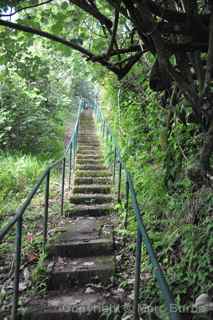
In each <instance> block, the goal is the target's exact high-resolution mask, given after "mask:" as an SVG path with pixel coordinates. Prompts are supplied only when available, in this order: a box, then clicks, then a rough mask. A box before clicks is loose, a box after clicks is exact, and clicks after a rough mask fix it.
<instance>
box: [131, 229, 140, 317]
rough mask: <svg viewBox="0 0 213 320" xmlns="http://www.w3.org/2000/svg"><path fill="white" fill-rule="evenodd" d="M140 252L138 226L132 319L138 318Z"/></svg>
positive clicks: (138, 231)
mask: <svg viewBox="0 0 213 320" xmlns="http://www.w3.org/2000/svg"><path fill="white" fill-rule="evenodd" d="M141 252H142V236H141V232H140V230H139V228H138V230H137V240H136V266H135V287H134V304H133V314H134V320H138V319H139V312H138V304H139V294H140V274H141Z"/></svg>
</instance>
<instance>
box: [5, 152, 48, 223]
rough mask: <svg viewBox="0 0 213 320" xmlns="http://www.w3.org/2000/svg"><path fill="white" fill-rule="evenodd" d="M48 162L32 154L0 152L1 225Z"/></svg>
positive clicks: (12, 212) (11, 213)
mask: <svg viewBox="0 0 213 320" xmlns="http://www.w3.org/2000/svg"><path fill="white" fill-rule="evenodd" d="M46 166H47V162H46V161H41V160H38V158H36V157H34V156H31V155H22V154H15V155H11V154H0V227H1V225H2V223H4V222H5V219H7V218H8V217H9V216H10V215H13V214H14V211H15V210H16V208H17V207H18V206H20V204H21V202H22V200H23V199H24V198H25V197H26V195H27V193H28V192H29V190H30V188H32V186H33V184H34V183H35V181H36V179H37V177H38V176H39V175H40V174H41V172H42V171H43V170H44V169H45V168H46Z"/></svg>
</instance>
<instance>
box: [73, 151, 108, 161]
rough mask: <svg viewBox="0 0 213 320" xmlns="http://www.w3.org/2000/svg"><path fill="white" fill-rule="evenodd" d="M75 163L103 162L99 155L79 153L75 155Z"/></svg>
mask: <svg viewBox="0 0 213 320" xmlns="http://www.w3.org/2000/svg"><path fill="white" fill-rule="evenodd" d="M76 159H77V161H78V160H84V161H87V160H89V161H90V160H94V161H103V157H102V156H100V155H95V154H86V155H85V154H81V153H78V154H77V158H76Z"/></svg>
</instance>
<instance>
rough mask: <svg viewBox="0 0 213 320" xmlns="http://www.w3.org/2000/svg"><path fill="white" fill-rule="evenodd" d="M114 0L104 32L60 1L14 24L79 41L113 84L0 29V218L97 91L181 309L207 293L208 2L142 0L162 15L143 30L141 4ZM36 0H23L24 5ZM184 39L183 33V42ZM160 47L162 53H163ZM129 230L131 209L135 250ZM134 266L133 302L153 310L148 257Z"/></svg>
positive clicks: (75, 60) (69, 55) (62, 50)
mask: <svg viewBox="0 0 213 320" xmlns="http://www.w3.org/2000/svg"><path fill="white" fill-rule="evenodd" d="M75 2H76V1H75ZM77 2H78V3H80V2H81V3H85V1H77ZM111 2H114V1H111ZM121 2H122V6H121V8H122V9H123V12H124V14H123V13H122V14H120V17H119V19H120V20H119V23H118V26H117V27H118V28H117V35H116V36H117V37H115V38H114V39H113V37H112V32H111V31H112V30H111V31H110V32H109V28H108V27H107V23H103V21H102V20H101V19H98V20H97V19H96V16H95V15H94V14H90V15H89V14H87V13H88V12H85V11H84V10H81V9H79V7H77V9H76V6H74V5H72V4H71V5H70V3H72V1H69V2H68V1H62V2H59V1H56V2H55V3H54V5H53V4H51V6H49V5H44V6H43V7H40V8H39V9H38V8H36V9H27V10H23V11H21V12H20V13H19V14H18V15H16V18H15V19H14V21H15V22H16V23H17V24H21V25H25V26H31V27H32V28H35V29H36V30H37V31H38V30H40V29H42V30H45V31H47V32H49V33H50V34H53V35H55V36H59V35H60V36H63V37H66V39H67V45H68V46H69V47H71V48H73V45H78V46H80V48H78V49H77V50H79V51H80V52H82V48H86V50H89V51H86V52H85V51H83V55H84V57H87V58H88V59H89V60H91V61H93V62H95V61H97V62H99V63H100V64H103V65H104V66H106V67H107V68H108V69H109V70H111V71H113V72H114V73H115V74H117V75H118V76H119V78H123V76H124V75H126V77H125V78H124V79H123V80H122V81H120V82H119V81H118V79H117V78H116V77H115V76H114V75H112V74H109V73H106V72H104V71H103V69H102V68H101V67H100V66H97V65H91V64H90V65H88V64H87V63H86V62H85V61H84V60H81V59H80V57H79V56H78V55H77V54H76V53H73V52H72V51H71V50H70V48H68V47H65V46H63V44H62V43H61V42H60V41H58V40H57V41H58V42H54V43H53V42H52V43H51V42H50V41H46V40H43V39H42V40H41V38H38V37H36V36H33V35H29V34H25V33H22V32H19V31H13V30H11V29H5V28H4V27H2V26H1V27H0V40H1V48H0V150H1V153H0V207H1V209H0V225H1V224H4V223H5V222H6V221H7V219H8V218H9V217H10V216H12V215H14V211H15V209H16V208H17V206H19V205H20V203H21V201H22V200H23V199H24V198H25V196H26V194H27V192H28V191H29V190H30V188H31V187H32V185H33V183H34V182H35V179H36V177H37V176H38V175H39V174H40V173H41V171H42V170H43V169H44V167H45V166H46V165H47V163H48V162H49V161H51V160H53V159H56V158H58V157H59V156H60V155H61V154H62V153H63V150H64V143H63V142H64V137H65V134H66V130H67V127H68V126H70V122H72V121H73V120H74V119H75V115H76V109H77V103H78V100H79V99H78V98H79V97H83V98H86V99H87V100H88V101H89V103H91V102H92V101H93V99H94V96H95V95H97V96H100V103H101V106H103V110H104V112H105V115H106V116H107V118H108V120H109V122H110V124H111V126H112V128H113V131H114V134H115V136H116V137H117V139H118V142H119V145H120V146H121V150H122V154H123V158H124V160H125V162H126V164H127V167H128V168H129V170H130V172H131V173H132V175H133V178H134V183H135V187H136V190H137V194H138V199H139V202H140V205H141V209H142V212H143V216H144V221H145V224H146V227H147V230H148V232H149V235H150V238H151V240H152V243H153V245H154V247H155V250H156V252H157V256H158V258H159V261H160V263H161V265H162V266H163V269H164V270H165V271H166V274H167V277H168V280H169V284H170V285H171V288H172V291H173V292H174V294H175V296H176V298H177V301H178V302H179V303H180V304H181V305H191V304H192V303H193V302H194V301H195V298H196V297H197V296H198V295H199V294H201V293H208V294H209V296H212V292H211V283H210V270H211V264H210V254H211V247H212V245H213V243H212V239H211V237H210V235H211V233H212V230H213V225H212V221H211V215H212V208H213V203H212V197H211V193H212V172H211V167H212V150H213V149H212V139H211V137H212V128H213V127H212V123H213V122H212V114H213V113H212V111H211V110H212V104H211V101H212V91H211V86H212V83H211V80H212V79H211V68H210V72H209V70H208V68H206V64H207V65H208V64H209V63H211V62H212V61H211V54H208V53H207V48H208V37H203V32H204V31H205V34H207V33H208V32H209V33H210V27H209V25H210V23H209V22H206V20H207V18H209V16H206V12H207V13H208V14H209V12H210V11H208V10H209V9H208V8H207V2H206V1H164V2H163V1H152V3H153V6H154V4H156V5H159V6H160V7H159V8H160V10H159V12H160V14H159V13H153V12H152V11H151V12H152V14H148V17H149V18H150V17H153V21H154V22H153V23H154V24H152V23H151V24H150V25H151V27H152V28H151V30H150V27H149V28H145V29H146V30H145V31H146V32H145V33H144V32H143V30H142V29H143V28H142V29H141V27H140V26H138V25H137V23H135V22H134V21H139V22H140V21H142V20H143V19H144V15H143V13H144V12H145V14H146V12H147V11H145V10H139V6H138V9H137V10H134V5H132V7H131V3H133V2H132V1H121ZM136 2H137V3H139V1H136ZM142 2H143V8H142V9H144V8H145V9H147V8H146V6H147V3H149V1H141V3H142ZM38 3H39V2H38V1H31V4H32V5H37V4H38ZM86 3H87V4H88V3H90V8H91V7H93V9H94V6H95V5H96V4H97V6H98V8H99V9H100V12H103V13H104V14H105V15H106V17H107V19H110V20H113V19H115V21H116V14H115V12H116V10H114V8H113V7H111V5H110V1H95V2H94V1H86ZM164 3H165V4H164ZM191 3H193V4H194V7H192V12H191V8H190V4H191ZM196 3H197V8H195V7H196V6H195V4H196ZM27 4H28V2H27V1H15V0H14V1H13V0H11V1H2V2H1V4H0V11H1V13H3V14H5V13H8V10H9V8H10V9H12V10H13V11H14V10H15V9H18V10H20V9H22V8H23V7H24V6H25V5H27ZM174 4H175V5H174ZM173 5H174V6H173ZM154 8H155V12H156V7H155V6H154ZM157 9H158V6H157ZM207 9H208V10H207ZM149 10H151V9H149ZM196 10H197V11H196ZM205 10H207V11H205ZM114 11H115V12H114ZM164 11H165V14H168V17H169V15H171V14H172V16H173V17H174V16H175V17H178V19H180V23H179V20H178V22H177V24H176V25H175V26H174V25H173V21H172V22H171V20H173V19H172V18H171V17H169V18H168V21H167V20H165V19H163V18H162V16H161V13H162V12H164ZM194 11H196V12H197V13H196V19H197V20H196V21H198V22H199V23H198V28H199V26H202V27H203V29H202V28H201V31H200V32H201V35H199V34H198V39H197V38H196V34H195V33H193V37H194V38H195V39H194V38H193V37H192V34H191V32H192V31H193V28H192V26H191V25H190V24H192V25H193V26H194V25H195V22H194V20H192V21H190V19H189V17H193V13H194ZM204 11H205V12H204ZM212 11H213V10H212ZM93 13H94V11H93ZM125 14H126V15H125ZM202 14H204V17H203V16H202ZM114 15H115V17H114ZM130 16H131V18H132V19H130ZM134 17H136V18H137V19H135V20H134V19H133V18H134ZM102 18H103V17H102ZM186 19H189V20H186ZM8 20H9V19H8ZM12 21H13V18H12ZM101 21H102V22H101ZM174 21H176V20H175V19H174ZM186 21H188V22H189V24H186V23H185V22H186ZM1 25H3V24H2V23H1ZM114 25H116V23H115V22H114ZM185 25H187V26H188V27H189V28H185ZM153 26H154V27H153ZM14 29H17V26H16V27H14ZM170 29H171V31H170ZM18 30H19V29H18ZM203 30H204V31H203ZM206 30H207V31H208V32H206ZM34 31H35V30H34ZM114 31H116V30H115V29H114ZM140 31H141V32H140ZM155 31H156V32H157V33H158V34H157V35H155V33H156V32H155ZM176 32H177V33H176ZM31 33H33V32H31ZM37 34H38V33H37ZM159 34H160V35H159ZM199 37H201V38H203V39H202V40H203V41H204V42H201V41H200V38H199ZM47 38H48V37H47ZM156 38H160V40H162V41H160V40H159V39H158V40H159V41H158V42H157V44H156ZM188 38H189V39H191V38H192V40H190V42H188ZM147 39H148V40H147ZM59 40H60V39H59ZM62 40H63V39H62ZM107 40H109V41H108V42H107ZM112 40H113V42H114V43H112V47H111V48H110V41H112ZM186 40H187V42H184V41H186ZM198 40H199V41H198ZM164 41H165V43H164ZM193 41H194V42H193ZM59 42H60V43H59ZM62 42H63V41H62ZM161 42H162V43H163V45H162V43H161ZM159 43H161V46H159V47H158V44H159ZM185 43H186V44H188V45H189V46H191V45H194V44H195V45H197V46H195V48H196V50H195V49H190V50H191V51H190V53H189V52H188V51H187V49H183V51H180V47H181V48H182V47H184V45H185ZM164 45H165V46H164ZM167 45H168V47H169V48H170V50H171V52H169V53H168V52H167V50H166V51H165V50H164V49H165V47H166V48H167ZM171 45H172V48H171ZM200 45H202V46H201V48H200V47H199V46H200ZM197 48H198V49H199V50H198V49H197ZM203 48H204V49H203ZM75 49H76V48H75ZM130 49H131V50H130ZM141 49H143V52H142V50H141ZM122 50H130V51H125V52H122ZM193 50H194V51H193ZM148 51H150V52H148ZM88 52H89V53H88ZM103 52H104V54H103ZM153 53H154V55H152V54H153ZM142 54H143V57H142ZM167 54H168V56H167ZM162 55H163V56H162ZM135 58H136V59H135ZM158 58H159V59H160V60H159V61H158ZM134 59H135V60H134ZM131 61H132V63H130V62H131ZM162 62H163V63H162ZM129 63H130V65H129ZM159 63H162V69H161V68H160V67H159ZM165 65H166V67H165ZM156 70H157V71H156ZM206 70H207V71H206ZM154 71H155V72H154ZM153 73H155V74H154V75H153ZM167 73H168V74H167ZM208 73H210V76H209V74H208ZM127 74H128V75H127ZM204 74H205V76H206V78H205V79H204ZM149 80H150V81H149ZM164 80H165V82H164ZM204 80H205V81H204ZM150 87H152V89H153V90H154V91H157V94H156V92H154V91H153V90H151V89H150ZM197 109H199V110H201V111H200V112H197ZM199 113H201V114H199ZM205 149H206V150H205ZM203 151H204V152H203ZM202 152H203V154H204V156H203V159H201V158H202V157H201V156H200V155H201V154H202ZM202 162H203V163H202ZM198 168H199V169H198ZM201 168H202V170H201ZM56 178H57V177H56ZM34 223H35V222H34ZM121 231H122V232H123V230H121ZM135 231H136V224H135V220H134V217H133V216H132V217H131V218H130V219H129V226H128V233H129V235H130V236H131V239H130V241H131V243H130V245H129V247H130V250H133V252H134V250H135V246H134V238H135ZM35 242H36V240H35ZM39 243H40V242H39ZM27 245H28V243H27V242H26V247H27ZM36 245H37V246H38V244H36ZM132 248H133V249H132ZM28 249H29V250H30V248H28ZM142 264H143V273H144V275H145V277H144V279H145V280H143V282H144V283H143V284H144V286H143V288H142V291H141V296H142V299H141V300H142V301H143V302H144V303H148V304H149V303H150V304H151V303H153V304H156V305H157V304H158V303H159V300H160V299H159V297H158V294H159V291H158V290H157V286H156V284H155V283H154V281H153V278H151V276H150V275H151V273H152V272H153V270H151V266H150V264H149V262H148V257H147V256H146V257H145V258H144V260H143V262H142Z"/></svg>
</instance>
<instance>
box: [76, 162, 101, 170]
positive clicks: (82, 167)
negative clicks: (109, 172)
mask: <svg viewBox="0 0 213 320" xmlns="http://www.w3.org/2000/svg"><path fill="white" fill-rule="evenodd" d="M76 169H77V170H95V171H97V170H106V169H107V167H106V166H104V165H103V164H99V165H97V164H78V163H77V166H76Z"/></svg>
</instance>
